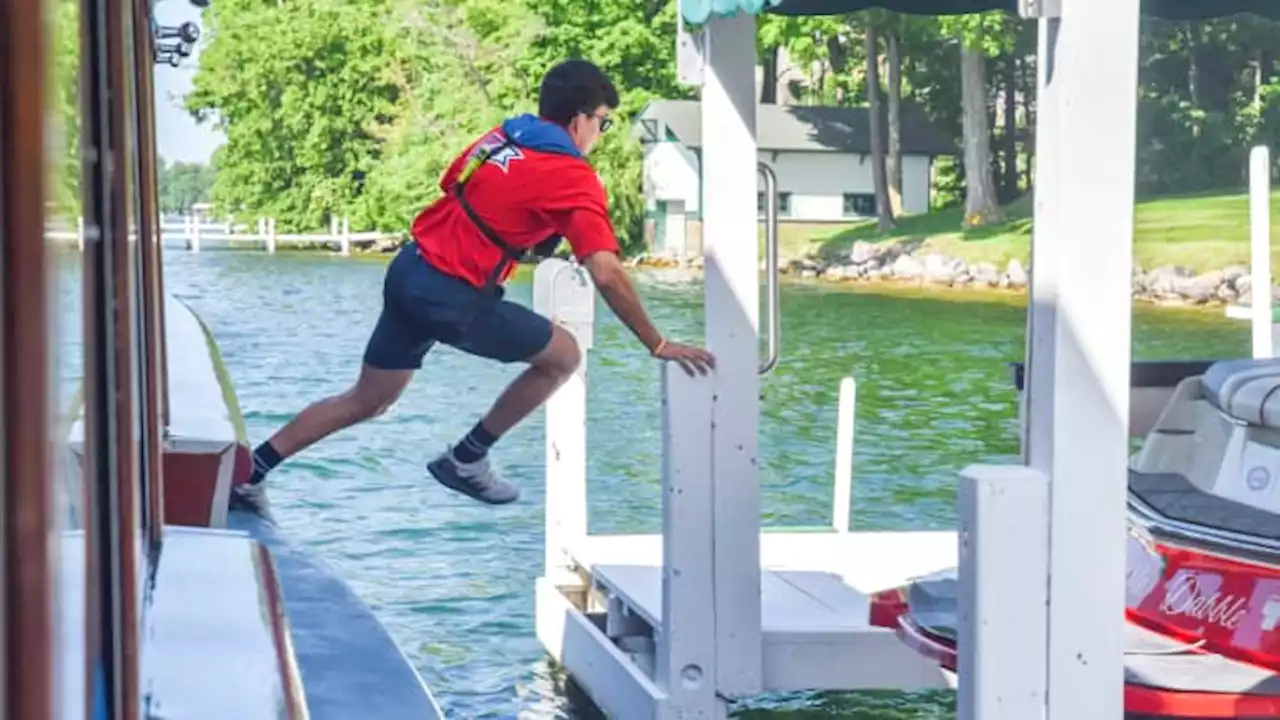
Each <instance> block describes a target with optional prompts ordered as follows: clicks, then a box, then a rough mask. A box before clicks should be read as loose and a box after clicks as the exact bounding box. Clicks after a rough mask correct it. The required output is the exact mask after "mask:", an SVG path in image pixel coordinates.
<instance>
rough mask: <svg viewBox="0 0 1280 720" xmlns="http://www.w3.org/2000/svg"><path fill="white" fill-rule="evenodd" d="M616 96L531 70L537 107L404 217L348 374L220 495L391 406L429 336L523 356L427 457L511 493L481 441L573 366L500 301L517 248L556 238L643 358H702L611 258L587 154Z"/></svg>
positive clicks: (255, 492)
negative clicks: (520, 366)
mask: <svg viewBox="0 0 1280 720" xmlns="http://www.w3.org/2000/svg"><path fill="white" fill-rule="evenodd" d="M617 107H618V91H617V90H616V89H615V88H614V86H613V83H612V82H610V80H609V78H608V77H607V76H606V75H605V74H604V72H602V71H601V70H600V69H599V68H598V67H596V66H595V65H593V64H591V63H589V62H587V61H585V60H569V61H566V62H563V63H561V64H559V65H557V66H556V67H555V68H553V69H552V70H551V71H550V72H548V73H547V75H546V76H545V77H544V78H543V80H542V85H541V88H540V90H539V94H538V117H534V116H532V115H522V116H519V117H514V118H511V119H508V120H507V121H505V122H504V123H502V125H501V126H500V127H498V128H495V129H494V130H492V131H490V132H488V133H486V134H485V135H484V136H482V137H481V138H480V139H479V140H477V141H476V142H474V143H473V144H472V145H471V146H470V147H468V148H467V149H466V150H465V151H464V152H463V153H462V154H461V155H460V156H459V157H458V158H457V159H456V160H454V161H453V163H452V165H450V167H449V169H448V170H447V171H446V172H445V174H444V177H443V178H442V179H441V181H440V188H441V190H443V191H444V195H443V196H441V197H440V199H438V200H437V201H435V202H434V203H432V204H431V205H430V206H428V207H427V208H426V209H425V210H423V211H422V212H421V213H420V214H419V215H418V217H417V218H415V220H414V222H413V227H412V236H413V242H410V243H408V244H406V245H405V247H404V248H402V249H401V250H400V252H399V254H398V255H397V256H396V257H395V259H394V260H392V261H391V264H390V266H389V267H388V268H387V273H386V278H385V280H384V283H383V288H382V313H381V315H380V316H379V317H378V322H377V324H376V325H375V326H374V329H373V334H372V335H371V336H370V338H369V342H368V345H367V346H366V348H365V352H364V364H363V366H362V367H361V369H360V376H359V378H358V379H357V380H356V383H355V385H354V386H352V387H351V388H350V389H349V390H347V391H346V392H344V393H342V394H340V395H335V396H333V397H329V398H326V399H324V400H320V401H319V402H316V403H313V404H312V405H310V406H309V407H307V408H306V409H304V410H303V411H302V412H300V413H299V414H298V415H297V416H296V417H295V418H294V419H293V420H291V421H290V422H289V423H288V424H287V425H285V426H284V427H283V428H281V429H280V430H279V431H278V432H276V434H275V435H272V436H271V438H270V439H269V440H267V441H266V442H264V443H262V444H261V445H259V446H258V447H257V448H256V449H254V451H253V470H252V474H251V476H250V477H249V482H248V483H247V484H240V485H236V486H235V487H236V489H235V492H234V493H233V495H232V505H233V506H235V507H246V508H247V509H257V508H260V507H261V506H262V488H263V481H264V480H265V478H266V476H267V474H268V473H269V472H271V470H272V469H273V468H275V467H276V466H277V465H279V464H280V463H281V462H282V461H283V460H284V459H285V458H288V457H290V456H292V455H294V454H295V453H298V452H300V451H301V450H303V449H304V448H306V447H308V446H310V445H311V444H312V443H315V442H317V441H318V440H321V439H323V438H325V437H327V436H329V435H331V434H333V433H334V432H337V431H338V430H342V429H344V428H348V427H351V426H352V425H355V424H357V423H360V422H363V421H365V420H368V419H370V418H373V417H376V416H378V415H380V414H381V413H383V412H384V411H386V410H387V409H388V408H389V407H391V406H392V405H393V404H394V403H395V402H396V400H397V399H398V398H399V397H400V394H401V393H402V392H403V391H404V389H405V387H406V386H408V384H409V381H410V379H411V378H412V377H413V374H414V372H415V371H417V370H419V369H420V368H421V367H422V359H423V357H424V356H425V355H426V353H427V351H428V350H430V349H431V346H432V345H434V344H435V343H436V342H443V343H445V344H447V345H450V346H452V347H455V348H457V349H459V350H462V351H464V352H467V353H470V354H472V355H476V356H478V357H482V358H485V359H488V360H494V361H497V362H502V363H512V362H523V363H527V364H528V367H527V368H525V370H524V372H523V373H521V374H520V376H519V377H517V378H516V379H515V380H514V381H513V382H512V383H511V384H510V385H509V386H507V388H506V389H505V390H504V391H503V392H502V394H501V395H499V396H498V399H497V400H496V401H495V402H494V404H493V406H492V407H491V408H490V410H489V412H488V414H486V415H485V416H484V418H483V419H481V420H480V421H479V422H478V423H476V425H475V427H473V428H471V430H470V431H469V432H467V433H466V434H465V435H464V436H462V438H461V439H460V440H458V442H457V443H455V444H454V445H453V446H451V447H449V448H448V449H446V450H445V451H444V452H443V453H442V454H441V455H440V456H439V457H437V458H435V459H434V460H432V461H431V462H430V463H428V464H427V470H428V472H430V473H431V475H432V476H433V477H434V478H435V479H436V480H437V481H439V482H440V484H442V485H444V486H445V487H448V488H450V489H453V490H456V491H458V492H461V493H464V494H466V495H468V496H470V497H472V498H475V499H476V500H479V501H481V502H485V503H489V504H492V505H498V504H503V503H509V502H512V501H514V500H516V499H517V498H518V497H519V496H520V491H519V490H518V489H517V488H516V487H515V486H514V485H512V484H510V483H508V482H506V481H504V480H503V479H502V478H501V477H499V475H498V472H497V471H496V470H495V469H494V468H493V466H492V465H491V464H490V462H489V457H488V452H489V448H490V447H492V446H493V444H494V443H495V442H497V440H498V439H499V438H500V437H502V436H503V435H504V434H505V433H506V432H507V431H509V430H510V429H511V428H513V427H515V425H516V424H517V423H519V422H520V421H521V420H523V419H524V418H526V417H527V416H528V415H529V414H530V413H532V412H533V411H534V410H536V409H537V408H538V407H539V406H541V405H542V403H543V402H545V401H546V399H547V398H548V397H550V396H551V394H552V393H553V392H555V390H556V388H558V387H560V385H561V384H563V383H564V381H565V380H566V379H567V378H568V377H569V376H570V375H572V374H573V373H574V371H575V370H576V369H577V367H578V364H579V363H580V362H581V361H582V353H581V351H580V350H579V349H578V345H577V342H576V341H575V340H574V338H573V336H572V335H571V334H569V332H568V331H566V330H565V329H563V328H561V327H559V326H557V325H555V324H553V323H551V322H550V321H549V320H548V319H547V318H545V317H543V316H541V315H539V314H537V313H535V312H533V311H532V310H530V309H528V308H526V307H524V306H522V305H518V304H516V303H513V302H510V301H507V300H504V299H502V287H501V285H502V283H503V282H504V281H505V280H506V279H507V277H508V276H509V275H510V273H511V271H512V269H513V268H514V264H515V262H514V261H515V259H516V258H517V257H518V256H519V255H520V254H521V253H523V252H524V251H527V250H530V249H535V248H536V249H537V250H539V251H541V254H546V251H547V250H549V249H554V246H555V244H556V243H557V242H558V241H559V238H560V237H561V236H563V237H564V238H566V239H567V240H568V242H569V246H570V247H571V249H572V250H573V253H574V255H575V256H576V257H577V259H578V262H580V263H581V264H582V266H583V267H585V268H586V270H587V272H588V273H590V275H591V279H592V280H593V281H594V283H595V286H596V288H597V289H598V290H599V291H600V295H601V296H602V297H603V298H604V300H605V302H606V303H607V304H608V305H609V308H610V309H612V310H613V312H614V313H615V314H616V315H617V316H618V318H619V319H620V320H622V322H623V323H625V324H626V325H627V327H629V328H630V329H631V331H632V332H634V333H635V335H636V337H637V338H638V339H639V340H640V342H641V343H642V344H643V345H644V346H645V348H647V349H648V351H649V353H650V354H651V355H653V356H654V357H656V358H660V359H662V360H673V361H675V362H678V363H680V365H681V366H682V367H683V368H684V369H685V370H686V371H687V372H690V373H701V374H706V372H707V371H708V370H709V369H710V368H711V367H713V366H714V364H715V359H714V358H713V357H712V356H711V354H710V353H708V352H707V351H706V350H703V349H701V348H698V347H693V346H690V345H684V344H681V343H677V342H674V341H670V340H667V339H665V338H663V336H662V335H661V334H660V333H659V332H658V330H657V329H656V328H654V326H653V323H652V322H651V321H650V320H649V317H648V315H647V314H646V313H645V311H644V309H643V307H642V306H641V304H640V299H639V297H638V296H637V295H636V292H635V289H634V288H633V287H632V285H631V282H630V280H629V279H628V278H627V275H626V273H625V271H624V269H623V267H622V263H621V261H620V259H619V257H618V252H619V248H618V242H617V239H616V238H615V236H614V231H613V225H612V223H611V222H610V220H609V208H608V201H607V199H606V197H605V191H604V187H603V186H602V184H601V182H600V179H599V177H598V176H597V175H596V173H595V171H594V170H593V169H592V167H591V166H590V165H589V164H588V163H587V161H586V154H587V153H589V152H590V151H591V148H592V147H593V146H594V145H595V142H596V140H597V139H599V137H600V134H601V133H602V132H604V131H605V130H606V129H608V127H609V125H610V118H609V111H610V110H612V109H615V108H617Z"/></svg>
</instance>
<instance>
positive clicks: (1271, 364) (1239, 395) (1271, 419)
mask: <svg viewBox="0 0 1280 720" xmlns="http://www.w3.org/2000/svg"><path fill="white" fill-rule="evenodd" d="M1200 382H1201V386H1202V388H1203V390H1204V395H1205V398H1206V399H1208V401H1209V402H1211V403H1213V405H1214V406H1215V407H1217V408H1218V409H1219V410H1221V411H1222V412H1223V413H1225V414H1226V415H1228V416H1229V417H1232V418H1234V419H1236V420H1239V421H1240V422H1243V423H1248V424H1250V425H1254V426H1257V427H1264V428H1269V429H1273V430H1280V358H1268V359H1263V360H1251V359H1250V360H1225V361H1223V362H1218V363H1214V364H1213V365H1210V366H1209V369H1208V370H1206V371H1205V373H1204V377H1203V378H1202V379H1201V381H1200Z"/></svg>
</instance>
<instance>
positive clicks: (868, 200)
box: [844, 193, 876, 217]
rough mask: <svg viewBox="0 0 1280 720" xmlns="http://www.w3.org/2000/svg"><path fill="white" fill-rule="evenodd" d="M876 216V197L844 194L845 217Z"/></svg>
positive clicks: (865, 194)
mask: <svg viewBox="0 0 1280 720" xmlns="http://www.w3.org/2000/svg"><path fill="white" fill-rule="evenodd" d="M875 214H876V196H875V195H874V194H871V193H845V194H844V216H845V217H872V216H873V215H875Z"/></svg>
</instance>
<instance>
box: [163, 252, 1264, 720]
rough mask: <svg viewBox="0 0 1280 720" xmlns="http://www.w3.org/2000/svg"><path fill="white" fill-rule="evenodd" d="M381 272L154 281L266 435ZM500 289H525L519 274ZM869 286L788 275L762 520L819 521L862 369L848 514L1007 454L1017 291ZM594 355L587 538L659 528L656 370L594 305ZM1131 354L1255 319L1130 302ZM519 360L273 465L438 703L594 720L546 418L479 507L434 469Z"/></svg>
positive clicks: (923, 501) (666, 296)
mask: <svg viewBox="0 0 1280 720" xmlns="http://www.w3.org/2000/svg"><path fill="white" fill-rule="evenodd" d="M382 271H383V264H382V263H380V262H375V261H363V260H344V259H339V258H332V257H321V256H315V255H304V254H288V253H282V254H279V255H275V256H268V255H266V254H263V253H258V252H206V253H201V254H198V255H195V254H190V253H185V252H180V251H175V252H169V253H166V286H167V287H166V289H167V290H169V291H170V292H172V293H174V294H176V295H178V296H180V297H182V298H184V299H186V300H188V301H189V302H191V304H192V305H193V306H194V307H195V309H196V310H197V312H199V313H200V314H201V316H202V317H203V318H204V319H205V321H206V322H207V323H208V324H209V325H210V327H211V328H212V330H213V332H214V334H215V336H216V338H217V340H218V342H219V344H220V346H221V348H222V353H223V355H224V357H225V359H226V362H227V365H228V368H229V370H230V373H231V376H232V378H233V380H234V382H235V385H236V390H237V391H238V394H239V398H240V404H241V406H242V408H243V409H244V412H245V416H246V417H245V419H246V425H247V427H248V431H249V435H250V439H251V440H252V441H253V442H255V443H256V442H258V441H261V440H262V439H263V438H265V437H266V436H267V435H269V434H270V433H271V432H272V431H274V430H275V429H276V428H277V427H278V426H279V425H280V424H282V423H283V422H285V421H286V420H288V419H289V417H290V416H291V415H292V414H293V413H294V412H296V411H297V410H299V409H301V408H302V407H303V406H304V405H306V404H307V403H308V402H310V401H312V400H315V399H318V398H320V397H322V396H324V395H327V394H331V393H334V392H338V391H341V390H343V389H344V388H346V387H347V386H348V384H349V383H350V382H351V381H352V380H354V378H355V377H356V373H357V372H358V370H359V364H360V356H361V352H362V350H363V347H364V342H365V340H366V338H367V335H368V332H369V331H370V330H371V329H372V327H373V323H374V319H375V318H376V316H377V313H378V309H379V292H380V288H381V282H382ZM637 277H638V282H639V285H640V289H641V292H642V295H643V297H644V299H645V302H646V303H647V305H648V307H649V309H650V311H651V313H652V314H653V316H654V317H655V319H656V321H657V323H658V325H659V327H660V328H663V329H664V330H665V331H666V332H667V333H668V334H669V335H671V336H674V337H677V338H684V339H689V340H694V341H696V340H698V339H699V338H700V336H701V325H702V287H701V284H700V283H699V282H698V281H696V280H689V279H687V278H685V279H681V278H679V277H677V276H672V275H663V274H661V273H645V274H641V275H639V276H637ZM509 293H510V296H511V297H513V298H515V299H518V300H521V301H524V302H528V300H529V297H530V286H529V284H528V282H527V280H523V281H519V280H518V281H517V282H516V283H514V284H513V285H512V286H511V288H510V289H509ZM965 297H966V296H965V295H961V294H958V293H948V294H944V295H937V294H935V295H916V296H911V295H904V294H873V293H871V292H866V291H851V290H849V289H847V288H843V289H842V288H836V287H832V286H821V285H799V284H788V285H785V286H784V288H783V296H782V308H783V310H782V333H783V336H782V337H783V339H782V361H781V363H780V364H779V366H778V368H777V370H776V371H775V372H774V373H773V374H772V375H771V376H769V377H768V378H767V379H766V380H765V381H764V383H763V388H762V392H763V415H762V418H761V426H760V456H761V457H760V459H761V472H762V475H761V482H762V486H763V501H762V504H763V508H764V514H765V518H764V521H765V523H766V524H769V525H789V524H797V525H816V524H826V523H829V522H830V508H831V476H832V466H833V462H834V443H835V417H836V396H837V390H838V385H839V382H840V379H841V378H842V377H844V376H846V375H853V376H854V377H856V378H857V380H858V407H857V445H856V452H855V461H854V475H855V478H854V491H853V526H854V527H855V528H858V529H942V528H951V527H953V526H954V521H955V496H956V477H957V473H958V471H959V470H960V469H961V468H963V467H964V466H966V465H968V464H970V463H976V462H1008V461H1010V460H1011V459H1012V458H1013V457H1014V455H1015V454H1016V452H1017V436H1016V435H1017V430H1016V420H1015V402H1016V397H1015V394H1014V391H1013V389H1012V387H1011V386H1010V382H1009V371H1008V368H1007V364H1008V363H1009V362H1011V361H1016V360H1019V359H1021V355H1022V336H1023V328H1024V313H1023V309H1022V307H1021V303H1020V301H1017V300H1013V301H1011V300H1010V299H1007V298H1006V299H996V298H985V299H981V300H973V299H970V300H968V301H961V300H962V299H963V298H965ZM599 308H600V309H599V315H598V332H597V347H596V348H595V349H594V350H593V351H592V352H591V353H590V355H589V363H590V366H589V377H590V383H591V386H590V389H589V391H588V394H589V399H588V415H589V424H590V430H589V433H588V453H589V465H590V475H589V489H588V492H589V505H590V525H591V529H592V531H594V532H620V531H641V532H645V531H650V532H652V531H656V530H657V529H658V528H659V526H660V506H659V460H660V457H659V452H660V438H659V428H660V416H659V397H658V387H659V383H658V380H659V372H658V370H659V368H658V365H657V364H656V363H655V362H654V361H652V360H651V359H650V358H649V357H648V356H647V355H646V354H645V353H644V352H643V350H642V349H641V348H640V347H639V346H638V345H637V344H636V343H635V342H634V340H633V339H632V337H631V336H630V333H629V332H628V331H627V330H626V329H625V328H624V327H623V326H622V325H621V324H620V323H618V322H617V321H616V320H615V319H614V318H613V317H612V316H611V315H610V314H609V313H608V311H607V309H605V308H604V306H603V303H601V304H600V305H599ZM1134 326H1135V335H1136V338H1135V350H1136V355H1137V356H1138V357H1139V358H1143V359H1157V358H1188V357H1195V358H1208V357H1230V356H1233V355H1234V356H1240V355H1244V354H1247V347H1248V342H1249V340H1248V332H1249V328H1248V324H1247V323H1241V322H1233V321H1228V320H1225V319H1223V318H1222V317H1221V315H1220V313H1217V312H1214V313H1209V312H1204V313H1192V312H1170V311H1156V310H1152V309H1146V308H1139V309H1138V310H1137V311H1136V318H1135V323H1134ZM517 370H518V368H516V367H503V366H496V365H490V364H484V363H482V362H480V361H477V360H475V359H473V358H470V357H468V356H465V355H463V354H461V353H458V352H456V351H453V350H451V349H448V348H441V349H438V350H436V351H433V354H432V355H431V356H429V358H428V364H427V367H426V368H425V369H424V370H423V372H421V373H420V374H419V376H418V378H417V379H416V380H415V382H414V383H413V385H412V386H411V387H410V388H409V390H408V391H407V392H406V394H405V396H404V398H403V400H402V401H401V403H400V404H399V405H398V406H397V407H395V408H394V409H393V410H392V411H391V412H389V413H388V414H387V415H386V416H384V417H382V418H380V419H378V420H376V421H374V422H370V423H368V424H365V425H363V426H360V427H357V428H353V429H351V430H348V431H346V432H343V433H340V434H338V435H335V436H334V437H332V438H330V439H329V440H327V441H325V442H323V443H321V444H319V445H317V446H315V447H313V448H311V449H309V450H308V451H306V452H305V453H303V454H302V455H300V456H299V457H297V458H295V459H293V460H292V461H290V462H289V463H286V464H285V465H284V466H282V467H281V468H280V469H279V470H278V471H277V472H276V473H274V474H273V476H272V478H271V492H272V501H273V505H274V508H275V514H276V516H277V519H278V520H279V522H280V524H281V525H282V526H283V528H284V529H285V531H286V532H287V534H288V535H289V536H290V537H291V538H292V539H293V540H294V541H295V542H296V543H298V544H299V545H301V546H302V547H304V548H306V549H308V550H309V551H311V552H313V553H315V554H316V555H318V556H319V557H321V558H322V559H324V560H325V561H326V562H328V563H329V564H330V565H331V566H332V567H333V568H334V569H335V570H337V571H338V572H339V573H340V574H342V576H343V577H344V578H345V579H346V580H347V581H348V582H350V583H351V585H352V586H353V587H354V589H355V590H356V592H358V593H359V594H360V595H361V596H362V597H363V598H364V599H365V600H366V601H367V602H368V603H369V604H370V606H371V607H373V609H374V610H375V611H376V612H377V613H378V615H379V616H380V617H381V618H382V619H383V621H384V622H385V623H386V624H387V626H388V628H389V629H390V630H391V632H392V634H393V635H394V636H395V637H396V639H397V641H398V642H399V643H400V644H401V646H402V647H403V649H404V650H405V652H406V654H407V655H408V656H409V657H410V658H411V659H412V661H413V662H414V663H415V664H416V665H417V667H418V668H419V669H420V671H421V672H422V674H423V676H424V677H425V678H426V680H427V682H428V684H430V685H431V687H432V688H433V689H434V690H435V692H436V694H437V696H438V698H439V699H440V701H441V703H442V704H443V705H444V706H445V708H446V711H447V713H448V715H449V716H450V717H459V718H470V717H522V718H523V717H540V718H541V717H574V718H577V717H591V716H592V714H591V711H590V709H589V708H586V707H584V706H583V704H582V703H581V702H580V701H579V700H577V699H576V698H575V697H574V694H573V693H569V692H566V691H565V689H564V687H563V682H562V679H561V678H559V677H557V676H556V674H555V673H553V672H552V671H551V668H550V665H549V663H548V662H547V660H546V659H545V657H544V655H543V652H542V648H541V646H540V645H539V643H538V642H537V639H536V638H535V637H534V626H533V581H534V579H535V578H536V577H537V576H538V575H539V573H540V571H541V564H542V522H543V435H542V430H543V425H542V417H541V414H539V415H536V416H535V417H534V418H532V419H531V420H530V421H528V422H527V423H526V424H525V425H523V426H521V427H519V428H517V429H516V430H515V431H513V432H512V433H511V434H510V435H509V436H508V437H506V438H504V439H503V440H502V442H501V444H500V445H499V446H498V447H497V449H496V450H495V458H496V459H497V461H498V462H499V463H500V464H501V466H502V467H503V469H504V470H505V472H506V473H507V475H508V476H509V477H510V478H511V479H513V480H514V481H516V482H517V483H519V484H520V486H521V487H522V489H523V491H524V497H523V498H522V500H521V501H520V502H519V503H515V504H514V505H511V506H505V507H501V508H496V509H495V508H490V507H484V506H480V505H477V504H475V503H473V502H470V501H467V500H465V499H462V498H460V497H458V496H455V495H452V494H449V493H447V492H445V491H444V490H442V489H441V488H439V487H438V486H436V485H435V483H434V482H424V481H423V465H424V462H425V461H426V460H427V459H428V458H430V457H431V456H433V455H434V454H435V453H437V452H439V450H440V449H441V448H443V447H444V446H445V445H446V444H448V443H450V442H453V441H454V440H456V438H457V436H458V435H459V434H460V433H462V432H465V431H466V430H467V429H468V428H469V427H470V426H471V424H472V423H473V422H474V421H475V419H476V418H478V417H479V416H480V415H481V414H482V413H483V412H484V410H485V409H486V408H487V407H488V405H489V403H490V401H491V400H492V398H493V397H495V396H496V393H497V392H498V391H499V390H500V388H501V387H502V385H503V384H504V383H505V382H506V381H508V380H509V379H510V378H512V377H513V376H514V374H515V373H516V372H517ZM760 705H761V706H762V707H763V709H757V710H752V711H749V713H748V714H749V715H750V716H752V717H759V718H763V717H769V718H779V719H781V718H798V717H823V718H826V717H846V718H946V717H951V716H952V715H953V706H954V698H953V697H952V696H951V694H950V693H929V694H902V693H856V694H819V695H805V696H800V697H788V698H781V699H769V700H766V701H762V702H761V703H760Z"/></svg>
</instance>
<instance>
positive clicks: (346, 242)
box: [339, 217, 351, 255]
mask: <svg viewBox="0 0 1280 720" xmlns="http://www.w3.org/2000/svg"><path fill="white" fill-rule="evenodd" d="M339 242H340V243H341V244H342V254H343V255H350V254H351V220H350V219H348V218H345V217H344V218H342V239H341V240H340V241H339Z"/></svg>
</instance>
